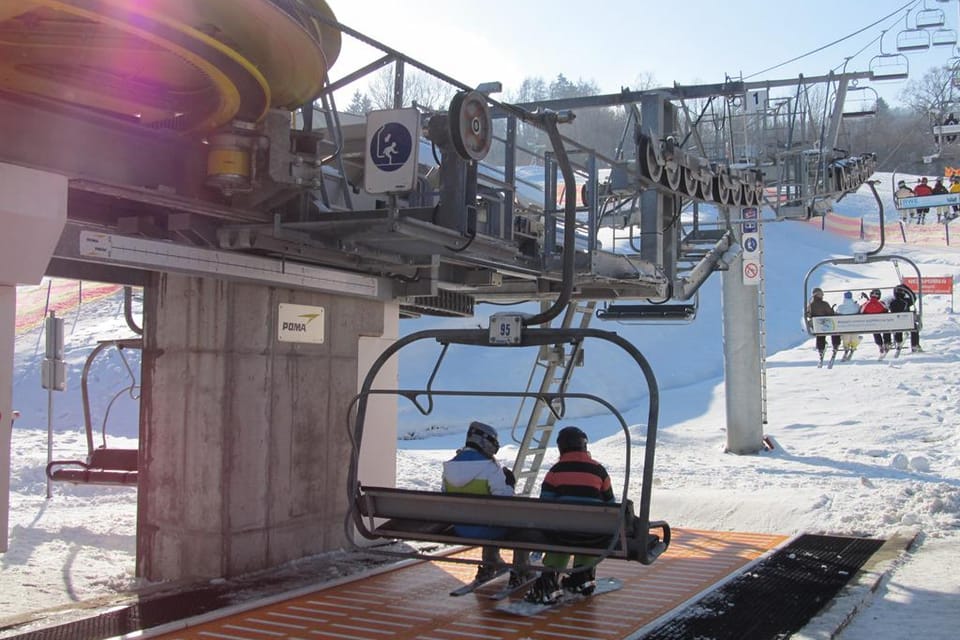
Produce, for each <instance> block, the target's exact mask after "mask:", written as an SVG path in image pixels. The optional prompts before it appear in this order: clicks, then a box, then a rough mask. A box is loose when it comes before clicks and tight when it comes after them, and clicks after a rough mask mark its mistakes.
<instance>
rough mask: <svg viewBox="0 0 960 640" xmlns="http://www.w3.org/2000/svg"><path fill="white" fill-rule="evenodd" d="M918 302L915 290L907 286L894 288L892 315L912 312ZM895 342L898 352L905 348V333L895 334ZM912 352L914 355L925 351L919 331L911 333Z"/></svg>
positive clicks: (901, 285) (899, 285)
mask: <svg viewBox="0 0 960 640" xmlns="http://www.w3.org/2000/svg"><path fill="white" fill-rule="evenodd" d="M916 301H917V294H916V293H914V292H913V289H911V288H910V287H908V286H907V285H905V284H898V285H897V286H895V287H894V288H893V300H892V301H891V302H890V313H902V312H904V311H910V310H911V309H913V305H914V303H915V302H916ZM893 342H894V344H896V347H897V351H899V350H900V349H901V348H903V333H902V332H900V331H897V332H896V333H894V334H893ZM910 350H911V351H913V352H914V353H916V352H918V351H923V349H921V348H920V332H919V331H911V332H910Z"/></svg>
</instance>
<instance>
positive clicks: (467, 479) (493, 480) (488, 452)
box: [443, 421, 527, 583]
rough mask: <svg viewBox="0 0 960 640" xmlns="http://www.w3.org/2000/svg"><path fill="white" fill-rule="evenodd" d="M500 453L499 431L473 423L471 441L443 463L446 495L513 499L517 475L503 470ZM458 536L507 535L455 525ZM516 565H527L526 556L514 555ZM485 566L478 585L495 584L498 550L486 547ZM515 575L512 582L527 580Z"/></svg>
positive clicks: (496, 529)
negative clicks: (487, 582) (490, 496)
mask: <svg viewBox="0 0 960 640" xmlns="http://www.w3.org/2000/svg"><path fill="white" fill-rule="evenodd" d="M499 450H500V440H499V437H498V435H497V430H496V429H494V428H493V427H491V426H490V425H488V424H484V423H483V422H476V421H474V422H471V423H470V427H469V428H468V429H467V439H466V442H465V443H464V445H463V448H461V449H458V450H457V453H456V455H455V456H454V457H453V458H452V459H451V460H448V461H446V462H444V463H443V491H444V493H468V494H474V495H494V496H512V495H513V489H514V486H515V485H516V484H517V479H516V478H515V477H514V475H513V472H512V471H511V470H510V469H508V468H506V467H504V466H502V465H501V464H500V463H499V462H498V461H497V460H496V458H494V456H495V455H496V454H497V451H499ZM453 529H454V531H455V532H456V534H457V535H458V536H463V537H465V538H484V539H489V540H496V539H499V538H502V537H504V536H505V535H506V533H507V530H506V529H505V528H503V527H485V526H480V525H462V524H454V525H453ZM513 559H514V564H516V565H519V566H524V565H526V559H527V554H526V552H521V551H515V552H514V558H513ZM482 561H483V564H481V565H480V567H479V568H478V569H477V576H476V578H475V580H476V581H477V582H484V581H486V580H491V579H493V578H494V577H496V575H497V571H498V569H499V567H500V566H502V565H503V559H502V558H501V557H500V550H499V548H498V547H495V546H485V547H483V556H482ZM521 574H522V572H520V573H516V572H514V573H511V576H510V579H511V582H513V581H514V580H516V582H517V583H519V582H520V581H521V580H522V579H523V576H522V575H521Z"/></svg>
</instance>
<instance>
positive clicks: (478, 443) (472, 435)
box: [466, 421, 500, 458]
mask: <svg viewBox="0 0 960 640" xmlns="http://www.w3.org/2000/svg"><path fill="white" fill-rule="evenodd" d="M466 446H468V447H472V448H474V449H476V450H477V451H479V452H480V453H482V454H484V455H486V456H488V457H490V458H492V457H493V456H495V455H496V454H497V451H499V450H500V440H499V438H498V437H497V430H496V429H494V428H493V427H491V426H490V425H488V424H484V423H482V422H477V421H473V422H471V423H470V427H469V428H468V429H467V442H466Z"/></svg>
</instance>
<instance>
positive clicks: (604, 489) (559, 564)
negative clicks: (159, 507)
mask: <svg viewBox="0 0 960 640" xmlns="http://www.w3.org/2000/svg"><path fill="white" fill-rule="evenodd" d="M557 448H558V449H559V450H560V459H559V460H558V461H557V462H556V464H554V465H553V466H552V467H550V471H548V472H547V475H546V477H544V479H543V485H542V486H541V488H540V498H541V499H543V500H558V501H562V502H566V501H569V502H613V501H614V500H615V497H614V494H613V488H612V486H611V484H610V476H609V475H608V474H607V470H606V469H605V468H604V466H603V465H602V464H600V463H599V462H597V461H595V460H594V459H593V458H592V457H591V456H590V453H589V452H588V451H587V434H585V433H584V432H583V431H581V430H580V429H578V428H577V427H573V426H569V427H564V428H563V429H561V430H560V433H558V434H557ZM557 542H559V543H561V544H563V543H564V542H565V540H564V539H558V540H557ZM566 542H567V543H570V542H574V541H573V540H569V539H568V540H566ZM578 542H583V541H582V540H580V541H578ZM569 561H570V554H568V553H556V552H553V551H550V552H548V553H546V554H544V556H543V566H544V567H546V569H545V570H544V571H543V572H541V573H540V576H539V577H538V578H537V581H536V582H535V583H534V584H533V587H531V588H530V590H529V591H528V592H527V593H526V595H525V596H524V600H526V601H527V602H535V603H539V604H552V603H553V602H556V601H557V599H558V598H559V597H560V596H561V595H562V594H563V592H564V591H567V592H570V593H578V594H581V595H585V596H588V595H590V594H591V593H593V590H594V589H595V588H596V578H597V573H596V572H597V569H596V567H597V564H599V562H600V558H599V557H597V556H589V555H583V554H577V555H575V556H574V557H573V571H572V572H571V573H570V574H569V575H567V576H565V577H564V578H563V581H562V582H559V581H558V579H557V577H558V575H559V572H561V571H563V570H564V569H566V567H567V564H568V563H569Z"/></svg>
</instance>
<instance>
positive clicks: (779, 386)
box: [0, 176, 960, 640]
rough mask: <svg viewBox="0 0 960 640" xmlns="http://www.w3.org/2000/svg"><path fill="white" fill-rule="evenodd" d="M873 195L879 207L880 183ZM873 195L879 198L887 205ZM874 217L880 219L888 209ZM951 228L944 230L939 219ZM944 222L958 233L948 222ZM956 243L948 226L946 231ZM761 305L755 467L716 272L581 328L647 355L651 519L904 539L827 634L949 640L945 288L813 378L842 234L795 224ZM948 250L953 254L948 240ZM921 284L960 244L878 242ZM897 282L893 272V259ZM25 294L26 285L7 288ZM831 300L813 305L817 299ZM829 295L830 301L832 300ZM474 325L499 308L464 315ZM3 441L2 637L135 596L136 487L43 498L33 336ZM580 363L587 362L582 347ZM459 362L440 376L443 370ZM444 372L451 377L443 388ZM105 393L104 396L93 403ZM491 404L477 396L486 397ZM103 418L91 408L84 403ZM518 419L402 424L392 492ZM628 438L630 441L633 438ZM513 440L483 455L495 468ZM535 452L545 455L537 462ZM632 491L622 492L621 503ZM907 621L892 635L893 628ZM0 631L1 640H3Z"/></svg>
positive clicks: (609, 395) (594, 380) (102, 331)
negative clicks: (807, 296) (737, 401)
mask: <svg viewBox="0 0 960 640" xmlns="http://www.w3.org/2000/svg"><path fill="white" fill-rule="evenodd" d="M880 177H881V182H880V185H879V188H880V190H881V193H883V194H884V197H885V198H889V193H890V189H889V182H890V181H889V176H880ZM888 202H889V200H888ZM871 205H872V201H871V199H870V198H866V197H860V198H848V199H845V200H844V201H842V202H841V203H840V204H839V205H838V207H837V209H838V211H840V212H844V213H847V214H851V215H860V214H864V215H869V214H870V212H871V209H870V207H871ZM888 219H889V217H888ZM954 224H955V225H956V224H958V223H954ZM958 229H960V227H958ZM957 238H958V241H960V233H958V234H957ZM764 241H765V279H766V310H767V325H766V329H767V332H768V334H767V349H768V360H767V364H768V371H767V400H768V403H767V416H768V423H767V424H766V426H765V432H766V433H767V434H768V435H770V436H771V437H772V439H773V441H774V442H775V444H776V448H775V449H774V450H772V451H768V452H764V453H761V454H759V455H753V456H735V455H730V454H726V453H724V446H725V444H726V430H725V426H726V425H725V422H726V419H725V397H724V396H725V391H724V385H723V378H722V376H723V350H722V346H721V345H722V323H721V302H720V277H719V276H717V275H715V276H713V277H711V279H710V281H709V282H708V284H707V285H706V286H705V287H704V290H703V292H702V294H701V297H700V312H699V314H698V317H697V320H696V321H695V322H694V323H693V324H690V325H682V326H669V327H668V326H663V325H631V326H627V325H613V324H601V323H600V322H599V321H594V324H593V326H600V327H601V328H606V329H615V330H617V331H618V332H620V333H621V334H622V335H624V336H625V337H627V338H628V339H630V340H631V341H632V342H634V344H636V345H637V346H638V348H639V349H640V350H641V351H642V352H643V353H644V354H645V355H646V356H647V357H648V358H649V359H650V361H651V363H652V366H653V368H654V371H655V372H656V375H657V378H658V380H659V384H660V406H661V415H660V434H659V438H658V442H657V450H656V451H657V460H656V469H655V477H656V479H655V489H654V502H653V510H652V515H653V517H655V518H658V519H665V520H667V521H668V522H670V523H671V524H672V525H673V526H676V527H687V528H703V529H714V530H738V531H756V532H771V533H784V534H791V533H800V532H810V533H832V534H855V535H861V536H878V537H887V536H892V535H894V534H898V533H899V534H903V533H906V534H908V535H910V534H912V533H915V532H916V533H918V538H917V544H916V546H915V547H914V548H913V549H912V550H911V551H910V552H909V553H907V554H905V555H904V556H902V557H901V558H900V559H899V560H898V561H897V562H896V563H895V566H894V568H893V570H892V571H891V573H890V574H889V577H888V579H887V580H886V581H885V582H884V584H883V585H882V586H881V587H880V588H879V589H878V590H877V592H876V593H875V594H874V595H873V596H872V599H871V600H870V602H869V605H868V606H867V607H866V608H865V609H863V610H862V611H861V612H860V613H859V614H858V615H857V616H856V617H855V618H854V620H853V621H852V623H851V624H850V625H849V626H848V627H847V628H846V629H845V630H844V631H843V633H842V635H841V636H840V637H841V638H842V640H868V639H869V640H888V639H895V638H896V639H899V638H904V637H908V636H913V637H919V638H925V639H927V640H940V639H947V638H955V637H956V635H957V632H956V629H958V628H960V606H958V603H960V401H958V398H960V367H958V365H957V363H958V361H960V314H958V313H957V309H956V305H954V303H953V301H952V299H951V297H949V296H926V297H925V299H924V307H923V308H924V318H923V322H924V330H923V333H922V338H921V342H922V345H923V348H924V349H925V351H924V352H923V353H909V352H904V353H903V354H902V355H901V356H900V357H899V358H896V359H894V358H893V357H892V356H888V357H887V358H886V359H884V360H883V361H879V360H878V359H877V349H876V347H875V346H874V345H873V344H872V342H870V337H869V336H866V341H865V342H864V343H863V344H862V345H861V347H860V349H859V350H858V351H857V353H856V355H855V357H854V359H853V360H852V361H851V362H838V363H837V364H836V366H835V367H834V368H833V369H829V370H828V369H826V368H823V369H817V368H816V354H815V352H814V349H813V339H812V338H810V337H809V336H807V334H806V333H805V331H804V330H803V328H802V323H801V313H802V304H803V279H804V276H805V274H806V273H807V271H808V270H809V269H810V268H811V267H812V266H813V265H815V264H816V263H818V262H819V261H821V260H823V259H825V258H828V257H831V256H843V255H850V254H851V253H852V249H851V245H850V242H849V241H848V240H845V239H842V238H837V237H835V236H832V235H830V234H828V233H824V232H821V231H818V230H817V229H815V228H813V227H812V226H810V225H807V224H802V223H797V222H784V223H771V224H766V225H765V226H764ZM958 246H960V243H958ZM885 252H886V253H896V254H899V255H903V256H905V257H907V258H909V259H911V260H913V261H915V262H916V263H918V265H919V266H920V269H921V271H922V273H923V275H924V276H946V275H949V276H952V277H953V278H954V281H955V282H956V281H957V280H958V279H960V249H957V248H945V247H944V248H932V247H922V248H921V247H912V246H905V245H889V246H888V247H887V249H886V250H885ZM900 267H901V270H902V271H903V272H904V274H905V275H909V271H910V270H909V268H907V267H905V265H903V264H901V265H900ZM897 281H898V277H897V268H896V267H895V266H894V265H893V264H892V263H889V262H887V263H874V264H869V265H857V266H851V265H847V266H844V267H842V268H832V269H824V270H822V273H821V272H820V270H818V275H817V277H816V281H815V282H811V286H814V285H821V286H824V288H825V289H828V290H831V289H833V290H842V289H852V290H854V291H856V292H859V291H861V290H869V289H871V288H874V287H885V288H887V290H888V291H887V292H889V288H890V287H892V286H893V285H894V284H896V282H897ZM28 294H29V292H28V291H26V290H24V292H23V296H24V297H26V296H27V295H28ZM828 298H830V295H828ZM120 299H121V298H120V296H119V295H117V296H114V297H108V298H104V299H102V300H100V301H98V302H95V303H89V304H88V303H84V305H82V306H81V308H80V309H79V310H78V311H77V312H76V313H73V314H70V315H67V341H68V360H69V361H70V363H71V372H70V378H69V380H70V382H69V384H70V390H68V391H67V392H64V393H62V394H57V395H56V397H55V404H54V414H53V415H54V428H55V432H56V433H55V438H54V440H55V441H54V457H55V458H72V457H82V455H83V452H84V451H85V443H84V439H83V436H82V434H81V432H80V431H79V429H78V426H79V425H80V424H81V423H82V417H81V413H80V402H79V393H78V391H77V388H78V386H79V382H78V381H79V367H80V366H82V362H83V358H84V357H85V353H86V352H88V351H89V349H90V348H91V347H92V345H93V344H94V342H95V340H97V339H104V338H108V337H121V336H128V335H130V332H129V330H127V329H126V328H125V325H124V320H123V313H122V308H121V305H120ZM831 302H839V295H836V299H831ZM480 309H481V314H486V313H492V312H493V311H496V310H500V309H499V308H496V309H494V308H492V307H481V308H480ZM478 322H483V323H484V324H485V320H483V319H481V320H477V319H474V320H470V321H465V320H433V321H431V320H419V321H404V323H402V325H401V330H402V331H405V332H406V331H413V330H417V329H420V328H424V327H425V326H427V325H428V324H429V325H431V326H438V325H442V326H468V325H469V326H476V325H477V323H478ZM15 357H16V374H15V385H14V402H15V408H17V409H19V410H20V411H22V412H23V414H24V415H23V417H22V418H21V419H20V420H19V421H18V422H17V423H16V426H15V428H14V429H13V436H12V438H13V454H12V458H13V459H12V467H13V469H12V478H11V513H10V526H11V530H10V550H9V551H8V552H7V553H6V554H4V555H2V556H0V627H2V623H3V621H4V620H5V619H7V620H9V619H11V618H13V617H16V616H20V615H23V614H26V613H28V612H31V611H36V610H39V609H47V608H53V607H63V606H71V605H73V604H74V603H79V602H81V601H89V600H91V599H97V598H103V599H109V598H110V597H112V596H115V595H116V594H118V593H122V592H124V591H126V590H129V589H132V588H135V587H138V586H143V585H138V583H137V581H136V580H135V579H134V578H133V571H134V529H135V520H136V501H135V491H134V490H132V489H120V488H102V487H101V488H96V487H71V486H56V487H54V495H53V497H52V498H51V499H50V500H46V499H45V478H44V473H43V468H44V465H45V464H46V446H47V444H46V421H47V416H46V407H47V396H46V392H44V391H42V390H41V389H40V387H39V382H38V379H39V361H40V359H42V357H43V348H42V343H41V341H40V340H39V334H38V332H37V331H32V332H26V333H23V334H22V335H20V336H19V337H18V341H17V346H16V356H15ZM432 358H433V354H432V353H426V352H424V353H420V352H418V353H416V354H415V355H414V356H411V357H407V358H406V359H404V360H402V361H401V364H402V372H401V378H402V381H401V386H414V385H417V384H419V383H420V382H421V381H422V375H423V373H422V372H423V371H424V370H425V368H429V367H431V366H432V364H433V359H432ZM586 358H587V365H588V366H590V365H591V363H593V364H594V366H595V365H596V362H597V361H602V356H601V355H598V354H593V355H592V354H591V353H590V352H587V354H586ZM449 364H450V366H449V368H448V367H447V366H445V367H444V373H445V374H446V375H450V376H451V377H452V378H453V379H454V382H455V383H457V382H459V383H462V384H467V383H468V381H469V380H470V379H473V380H478V379H484V380H490V379H497V380H501V381H503V384H505V385H513V387H518V390H522V389H523V387H524V386H525V384H526V380H527V377H528V375H529V371H530V367H531V365H532V363H531V362H529V360H527V359H524V360H523V361H512V362H504V361H503V360H502V359H497V358H484V359H482V360H476V359H475V360H473V361H472V362H471V363H470V365H469V367H467V366H466V364H465V363H461V364H459V365H456V362H455V361H451V363H449ZM455 365H456V366H455ZM609 373H611V374H613V375H610V376H608V377H606V378H604V377H601V376H596V377H595V376H592V375H590V376H587V375H583V376H581V377H580V378H577V377H576V375H575V377H574V386H575V387H577V390H581V391H582V390H589V391H591V392H592V393H596V394H597V395H600V396H602V397H604V398H606V399H607V400H609V401H611V402H612V403H613V404H614V405H616V406H618V407H619V408H620V410H621V411H622V412H623V413H624V415H625V417H626V419H627V422H628V423H629V424H630V425H639V426H638V427H637V428H634V429H631V432H633V433H641V432H642V425H643V424H644V423H645V421H646V411H647V408H646V398H645V395H644V393H643V390H642V388H638V386H637V384H638V383H637V380H636V379H635V378H626V379H625V378H624V376H620V377H617V376H616V375H615V374H616V371H612V372H609ZM95 377H96V379H97V384H101V385H103V389H107V388H109V389H118V388H122V386H123V378H124V374H123V369H122V363H119V362H118V361H115V360H111V361H110V362H107V363H104V364H103V365H102V368H98V370H97V373H96V376H95ZM458 378H459V380H458ZM109 395H112V392H106V396H107V397H109ZM487 404H490V403H487ZM101 409H102V406H101ZM515 411H516V409H515V407H513V408H509V409H506V408H503V409H500V413H496V412H494V413H491V412H490V411H489V410H488V408H487V407H483V406H480V405H478V404H473V405H470V404H469V403H468V404H464V403H460V404H458V405H457V406H456V407H455V408H454V407H451V408H450V409H449V410H447V411H446V412H444V411H441V413H440V414H439V415H433V416H431V417H430V419H429V420H427V419H420V418H416V417H415V416H413V415H411V413H412V412H409V411H404V412H403V413H402V418H401V424H400V427H399V433H398V443H399V446H400V452H399V460H398V468H399V475H400V477H399V483H400V484H401V485H402V486H409V487H436V485H437V482H438V477H437V475H438V469H439V465H440V463H441V462H442V461H443V460H445V459H447V458H449V457H450V456H451V455H452V451H453V449H455V448H456V447H457V446H459V445H460V444H461V440H462V437H463V430H464V428H465V422H464V420H465V419H466V418H467V417H476V418H480V419H486V420H487V421H489V422H491V423H492V424H495V425H496V426H498V427H499V428H500V430H501V440H502V441H507V440H509V438H508V433H509V425H510V424H512V422H513V417H514V413H515ZM568 422H575V423H576V424H577V425H578V426H580V427H581V428H583V429H584V430H585V431H586V432H587V433H588V434H589V435H590V437H591V451H592V452H593V454H594V456H595V457H596V458H597V459H599V460H601V461H602V462H604V463H605V464H606V465H607V467H608V469H609V470H610V472H611V475H612V476H613V478H614V484H615V487H616V488H617V489H618V490H619V488H621V487H622V483H623V477H624V453H625V445H624V442H625V438H624V435H623V433H622V432H620V431H619V430H618V429H617V427H616V425H613V424H611V422H610V420H609V418H608V417H578V418H576V419H575V420H570V421H568ZM135 424H136V403H135V402H133V401H132V400H128V399H127V398H123V399H121V400H118V402H117V404H115V405H114V407H113V408H112V409H111V426H112V429H111V433H116V434H120V435H119V436H113V439H112V440H111V443H112V444H115V445H121V446H122V444H123V443H124V442H125V439H127V440H126V443H127V444H129V445H130V446H135V441H134V440H132V439H131V438H132V437H133V436H134V435H135V428H134V427H133V426H132V425H135ZM634 440H636V438H634ZM633 449H634V450H633V452H632V454H633V464H632V467H633V468H632V470H631V474H630V477H631V484H632V485H634V484H635V483H636V482H638V478H639V468H640V461H641V460H642V443H637V442H633ZM515 451H516V448H515V446H514V445H509V446H504V448H503V449H502V450H501V452H500V455H499V457H500V458H501V459H502V460H504V461H511V460H512V458H513V454H514V453H515ZM550 461H551V460H547V463H549V462H550ZM636 489H637V487H636V486H631V492H635V491H636ZM907 621H908V624H906V623H907ZM3 635H4V634H3V632H0V637H3Z"/></svg>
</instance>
